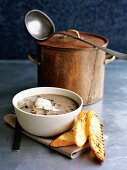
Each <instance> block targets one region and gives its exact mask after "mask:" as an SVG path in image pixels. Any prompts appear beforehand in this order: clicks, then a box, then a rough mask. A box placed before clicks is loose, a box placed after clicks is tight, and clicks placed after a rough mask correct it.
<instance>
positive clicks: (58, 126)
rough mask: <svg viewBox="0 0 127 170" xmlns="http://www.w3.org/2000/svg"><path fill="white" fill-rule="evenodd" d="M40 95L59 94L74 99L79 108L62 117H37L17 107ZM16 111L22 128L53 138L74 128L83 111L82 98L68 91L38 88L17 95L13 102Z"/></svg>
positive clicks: (61, 115)
mask: <svg viewBox="0 0 127 170" xmlns="http://www.w3.org/2000/svg"><path fill="white" fill-rule="evenodd" d="M38 94H59V95H63V96H67V97H70V98H72V99H74V100H75V101H76V102H77V103H78V104H79V107H78V108H77V109H76V110H74V111H72V112H69V113H65V114H60V115H36V114H31V113H28V112H25V111H23V110H21V109H19V108H18V107H17V104H18V102H19V101H21V100H22V99H24V98H26V97H29V96H33V95H38ZM12 103H13V106H14V110H15V113H16V116H17V119H18V121H19V124H20V125H21V127H22V128H23V129H24V130H26V131H27V132H29V133H31V134H33V135H37V136H43V137H51V136H55V135H58V134H60V133H63V132H65V131H67V130H69V129H71V128H72V126H73V123H74V120H75V118H76V116H77V115H78V114H79V112H80V111H81V109H82V105H83V100H82V98H81V97H80V96H79V95H78V94H76V93H74V92H72V91H70V90H66V89H62V88H55V87H36V88H31V89H27V90H24V91H21V92H19V93H18V94H16V95H15V96H14V98H13V100H12Z"/></svg>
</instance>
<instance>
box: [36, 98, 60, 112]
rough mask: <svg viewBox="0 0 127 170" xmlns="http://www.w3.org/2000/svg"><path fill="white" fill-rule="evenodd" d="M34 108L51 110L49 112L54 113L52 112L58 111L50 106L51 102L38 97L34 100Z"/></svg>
mask: <svg viewBox="0 0 127 170" xmlns="http://www.w3.org/2000/svg"><path fill="white" fill-rule="evenodd" d="M35 107H36V108H38V109H45V110H51V111H54V112H57V111H59V109H56V108H55V107H54V106H53V105H52V103H51V101H49V100H47V99H44V98H43V97H40V98H38V99H37V100H36V102H35Z"/></svg>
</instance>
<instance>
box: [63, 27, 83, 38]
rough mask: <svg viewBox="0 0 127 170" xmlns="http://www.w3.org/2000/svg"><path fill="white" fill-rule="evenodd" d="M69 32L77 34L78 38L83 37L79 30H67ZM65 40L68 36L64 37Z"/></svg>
mask: <svg viewBox="0 0 127 170" xmlns="http://www.w3.org/2000/svg"><path fill="white" fill-rule="evenodd" d="M67 32H74V33H76V35H77V37H78V38H81V36H80V34H79V32H78V31H77V30H74V29H69V30H67ZM63 38H67V36H66V35H64V36H63Z"/></svg>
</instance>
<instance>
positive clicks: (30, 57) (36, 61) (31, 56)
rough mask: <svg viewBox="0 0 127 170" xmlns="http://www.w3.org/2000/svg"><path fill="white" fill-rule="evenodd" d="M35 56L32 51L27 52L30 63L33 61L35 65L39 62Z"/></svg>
mask: <svg viewBox="0 0 127 170" xmlns="http://www.w3.org/2000/svg"><path fill="white" fill-rule="evenodd" d="M35 57H36V55H33V54H32V53H29V54H28V59H29V60H30V61H31V62H32V63H34V64H36V65H40V64H41V63H40V62H38V60H37V58H35Z"/></svg>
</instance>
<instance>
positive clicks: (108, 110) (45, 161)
mask: <svg viewBox="0 0 127 170" xmlns="http://www.w3.org/2000/svg"><path fill="white" fill-rule="evenodd" d="M36 77H37V76H36V66H35V65H33V64H31V63H30V62H29V61H0V170H67V169H69V170H77V169H78V170H83V169H89V170H92V169H94V170H95V169H103V170H112V169H113V170H114V169H115V170H126V169H127V62H124V61H115V62H113V63H112V64H109V65H107V66H106V72H105V87H104V97H103V100H102V101H100V102H98V103H96V104H93V105H89V106H87V107H85V108H86V109H94V110H95V111H96V112H97V114H98V115H99V117H100V119H101V120H102V122H103V124H104V133H105V134H107V135H108V137H109V138H108V141H107V142H106V144H105V146H106V158H105V161H104V163H103V164H101V165H98V164H97V163H95V162H94V161H92V160H91V159H90V157H89V152H87V153H84V154H82V155H80V156H79V157H78V158H75V159H73V160H72V159H70V158H67V157H65V156H63V155H61V154H59V153H57V152H55V151H53V150H51V149H49V148H47V147H45V146H44V145H42V144H40V143H37V142H35V141H34V140H32V139H30V138H28V137H26V136H25V135H24V136H23V140H22V144H21V151H20V152H18V153H16V152H12V151H11V146H12V139H13V133H14V131H13V129H11V128H10V127H8V126H7V125H6V124H5V123H4V121H3V117H4V115H6V114H8V113H12V111H11V100H12V97H13V96H14V95H15V94H16V93H17V92H19V91H21V90H24V89H27V88H30V87H35V86H36V82H37V78H36Z"/></svg>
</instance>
